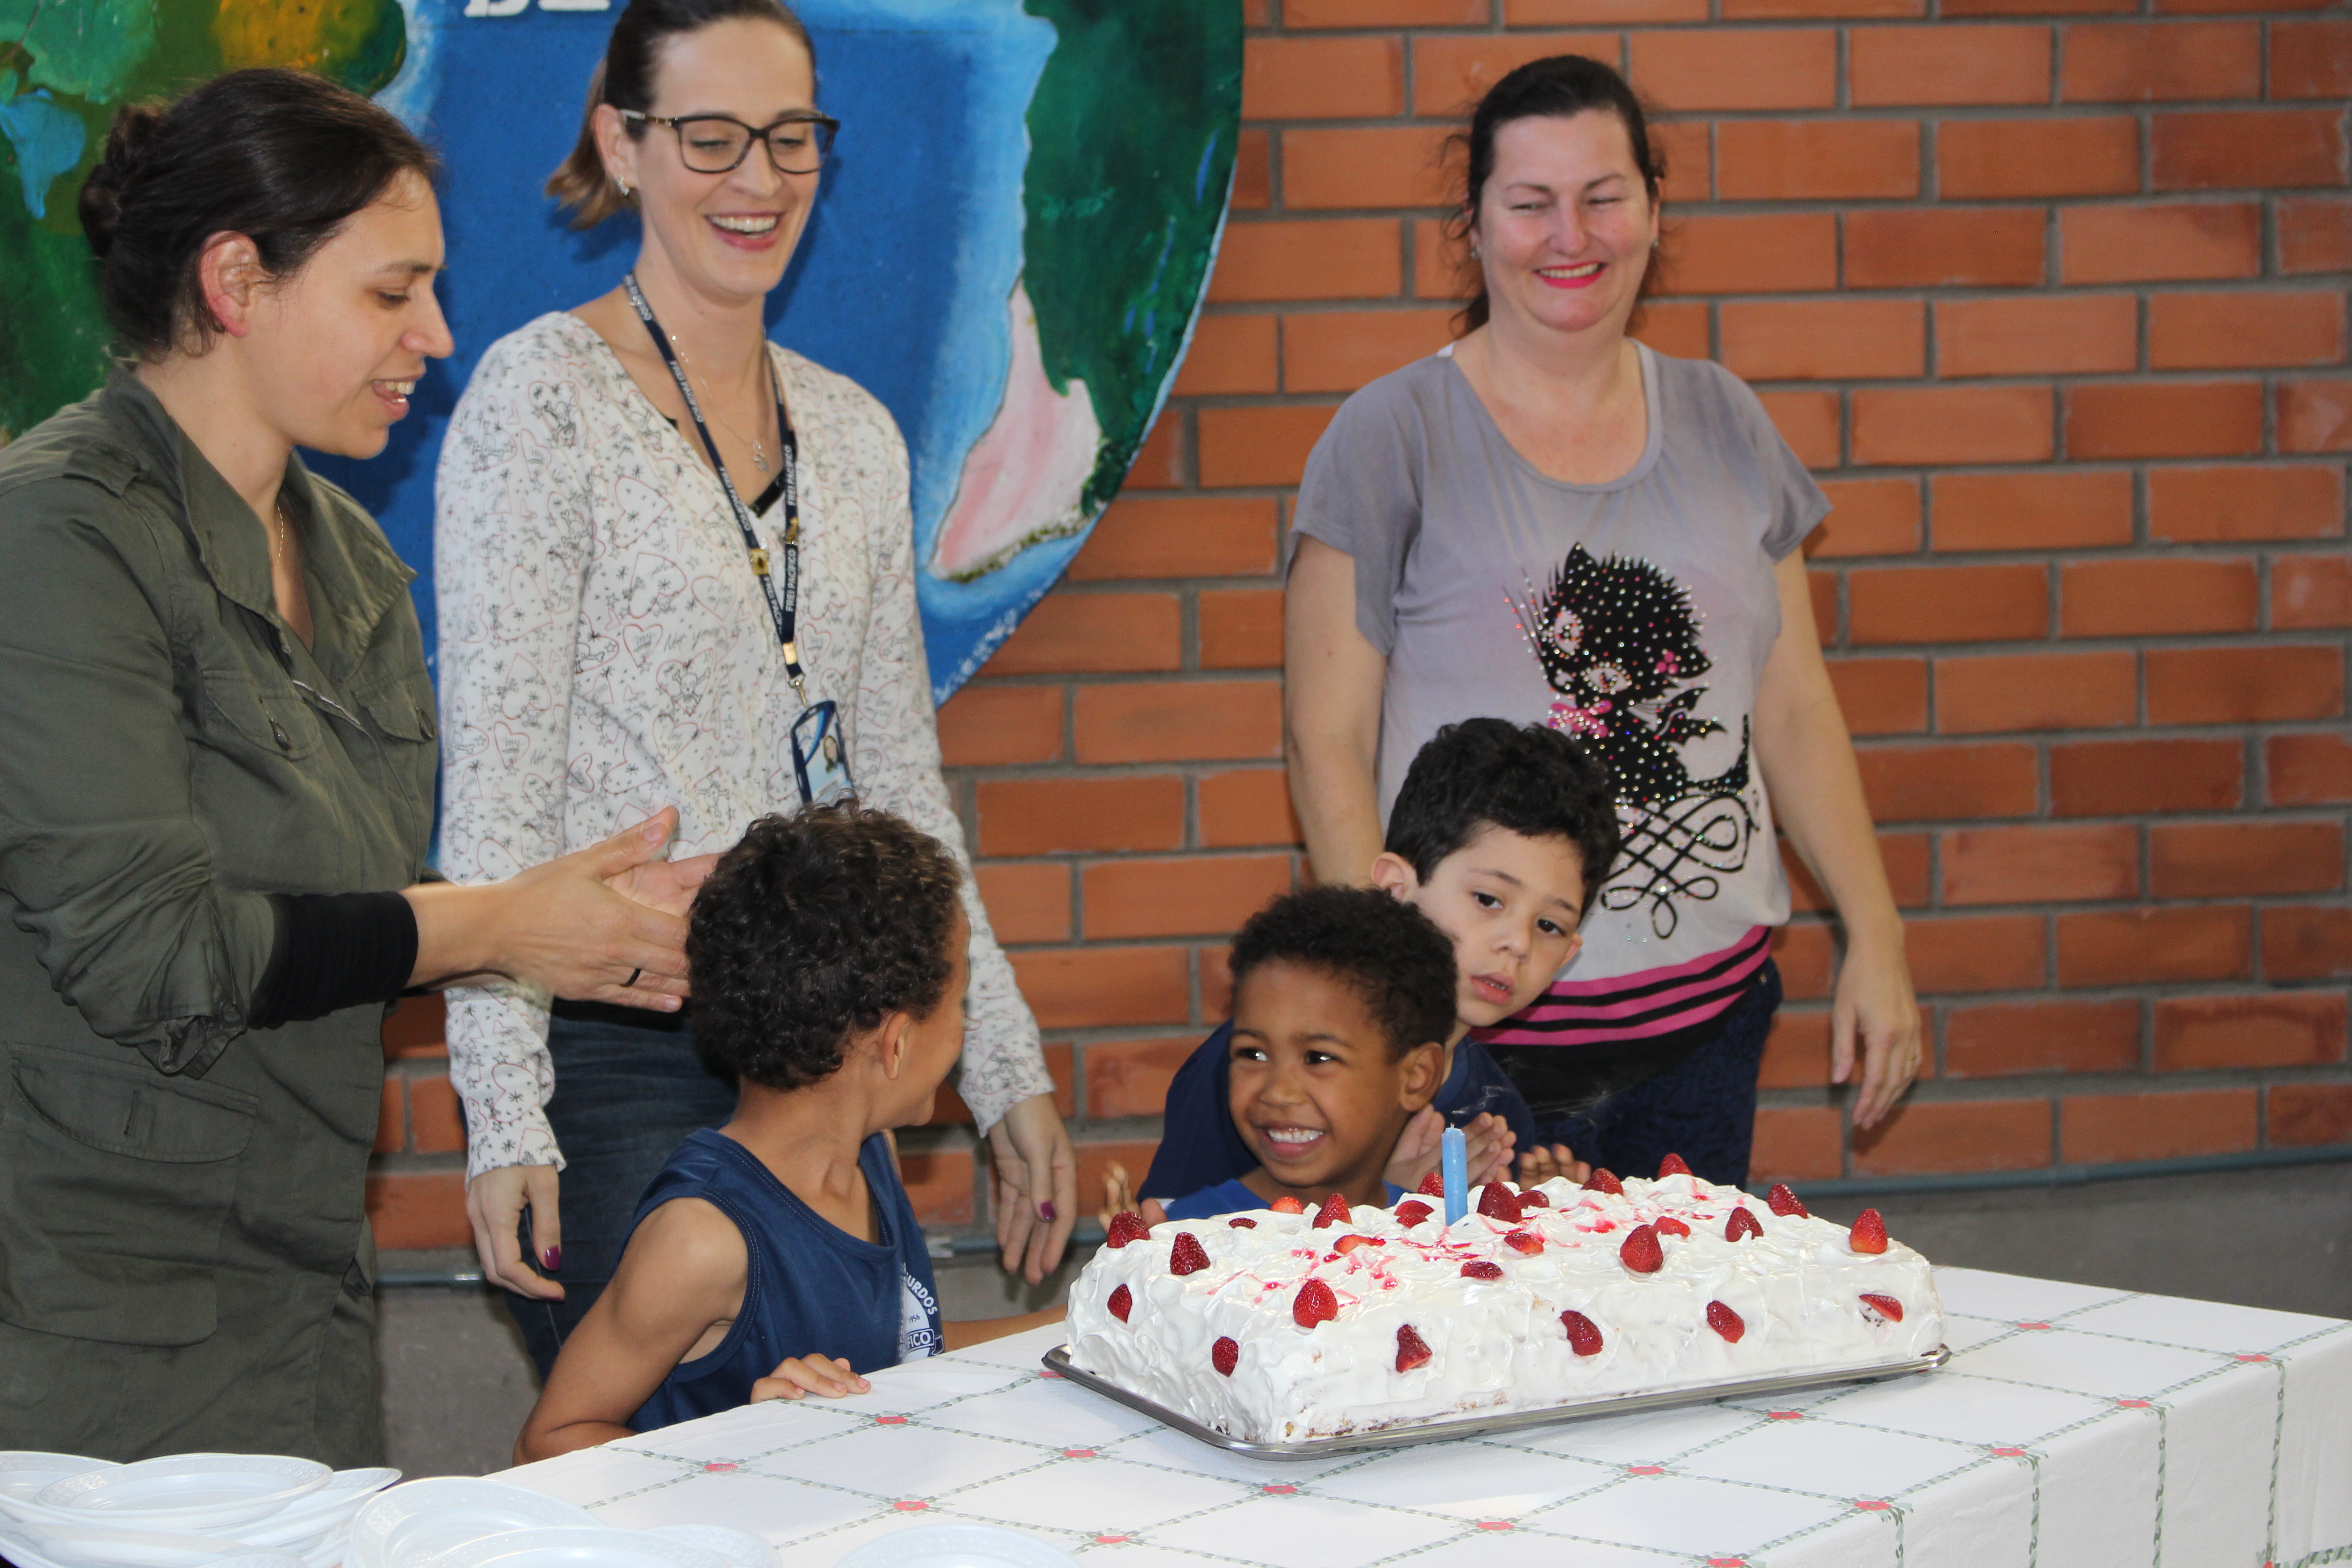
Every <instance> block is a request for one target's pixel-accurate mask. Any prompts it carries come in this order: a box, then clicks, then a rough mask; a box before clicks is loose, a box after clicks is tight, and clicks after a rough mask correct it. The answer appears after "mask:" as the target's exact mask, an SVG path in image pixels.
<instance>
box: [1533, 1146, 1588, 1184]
mask: <svg viewBox="0 0 2352 1568" xmlns="http://www.w3.org/2000/svg"><path fill="white" fill-rule="evenodd" d="M1554 1176H1562V1177H1565V1178H1567V1179H1568V1180H1569V1181H1571V1182H1574V1183H1575V1184H1577V1185H1579V1186H1582V1185H1583V1184H1585V1183H1587V1182H1589V1181H1591V1179H1592V1167H1591V1165H1590V1164H1588V1163H1585V1162H1584V1161H1582V1160H1580V1159H1578V1158H1577V1157H1576V1152H1575V1151H1574V1150H1572V1149H1570V1147H1569V1146H1568V1145H1567V1144H1565V1143H1553V1144H1550V1145H1548V1146H1547V1145H1545V1144H1541V1143H1538V1144H1537V1145H1536V1146H1535V1147H1534V1148H1532V1149H1529V1150H1528V1152H1526V1153H1524V1154H1522V1155H1520V1156H1519V1185H1521V1186H1523V1187H1532V1186H1534V1185H1535V1184H1537V1183H1538V1182H1549V1181H1550V1180H1551V1179H1552V1178H1553V1177H1554Z"/></svg>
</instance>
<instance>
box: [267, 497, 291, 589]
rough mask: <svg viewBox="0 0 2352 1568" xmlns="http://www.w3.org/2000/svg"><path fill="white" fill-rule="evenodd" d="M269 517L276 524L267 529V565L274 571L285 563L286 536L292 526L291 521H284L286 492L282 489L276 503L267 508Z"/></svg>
mask: <svg viewBox="0 0 2352 1568" xmlns="http://www.w3.org/2000/svg"><path fill="white" fill-rule="evenodd" d="M269 518H270V521H272V522H274V523H276V524H277V526H276V527H275V528H272V529H271V530H270V531H269V566H270V570H271V571H273V572H274V571H276V570H277V569H278V567H279V566H280V565H282V564H283V563H285V560H286V536H287V535H288V534H289V533H291V532H292V531H293V528H294V525H293V524H292V523H290V522H289V521H286V492H285V491H284V490H282V489H281V490H279V491H278V501H277V504H276V505H274V506H272V507H271V508H270V509H269Z"/></svg>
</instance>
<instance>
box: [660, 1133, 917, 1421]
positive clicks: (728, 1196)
mask: <svg viewBox="0 0 2352 1568" xmlns="http://www.w3.org/2000/svg"><path fill="white" fill-rule="evenodd" d="M857 1168H858V1169H859V1170H860V1171H862V1172H864V1173H865V1174H866V1189H867V1190H868V1191H869V1192H870V1193H872V1194H873V1196H874V1217H875V1225H876V1229H877V1237H878V1238H879V1239H877V1240H875V1241H864V1240H861V1239H859V1238H858V1237H854V1236H852V1235H850V1234H849V1233H848V1232H847V1231H845V1230H843V1229H842V1228H841V1227H840V1226H836V1225H835V1224H834V1223H833V1222H832V1221H831V1220H828V1219H826V1218H824V1216H823V1215H820V1214H818V1213H817V1212H816V1211H815V1210H814V1209H812V1208H810V1207H809V1206H808V1205H806V1204H804V1203H803V1202H801V1200H800V1199H799V1198H798V1197H797V1196H795V1195H794V1194H793V1191H792V1189H791V1188H789V1187H787V1186H785V1185H784V1184H783V1183H782V1182H780V1181H778V1180H776V1177H775V1173H773V1172H772V1171H771V1170H769V1169H768V1167H767V1166H765V1165H764V1164H761V1163H760V1157H759V1156H758V1155H756V1154H754V1153H752V1152H751V1151H750V1150H749V1149H746V1148H745V1147H743V1145H741V1144H740V1143H738V1142H735V1140H733V1139H732V1138H730V1137H728V1136H727V1135H726V1134H725V1133H723V1132H719V1131H713V1130H711V1129H709V1128H705V1129H703V1130H701V1131H697V1132H694V1133H691V1134H689V1135H688V1138H687V1140H686V1142H683V1143H681V1144H679V1145H678V1146H677V1152H676V1153H675V1154H672V1155H671V1156H670V1157H669V1163H668V1164H667V1165H664V1166H663V1167H662V1173H661V1174H660V1175H658V1176H656V1177H655V1178H654V1182H653V1185H651V1186H649V1187H647V1188H646V1196H645V1201H644V1202H643V1203H640V1204H639V1205H637V1217H636V1219H635V1221H633V1222H632V1224H631V1227H630V1228H631V1230H632V1231H634V1230H635V1227H636V1226H639V1225H643V1224H644V1223H645V1219H646V1215H649V1214H651V1213H653V1212H654V1210H656V1209H657V1208H659V1207H660V1206H661V1205H664V1204H666V1203H667V1202H669V1201H670V1200H671V1199H673V1198H702V1199H705V1200H706V1201H708V1202H709V1203H713V1204H716V1205H718V1206H719V1210H720V1212H722V1213H723V1214H725V1215H727V1217H728V1218H729V1219H731V1220H733V1221H734V1222H735V1228H736V1229H737V1230H739V1231H740V1232H742V1233H743V1250H744V1252H745V1253H746V1254H747V1255H748V1256H749V1258H750V1271H749V1273H748V1274H747V1275H746V1276H745V1279H744V1283H743V1307H742V1310H740V1311H739V1312H737V1313H736V1314H735V1322H734V1326H733V1327H731V1328H730V1329H729V1330H728V1331H727V1337H726V1338H725V1339H723V1340H721V1341H719V1343H718V1345H717V1347H716V1348H714V1349H713V1350H712V1351H711V1352H709V1354H708V1355H703V1356H698V1357H697V1358H696V1359H695V1360H693V1361H688V1362H680V1363H678V1364H677V1366H676V1367H674V1368H673V1369H671V1372H670V1374H669V1375H668V1376H667V1377H666V1378H664V1379H662V1384H661V1386H660V1387H659V1388H656V1389H655V1390H654V1392H653V1394H652V1397H650V1398H648V1399H647V1400H646V1402H645V1404H644V1405H642V1406H640V1407H639V1408H638V1411H637V1413H636V1414H635V1415H633V1416H631V1417H630V1418H629V1425H630V1426H633V1427H635V1429H636V1430H637V1431H640V1432H650V1431H653V1430H654V1429H655V1428H656V1427H659V1426H672V1425H674V1424H676V1423H677V1422H680V1421H691V1420H693V1419H694V1418H695V1417H696V1416H698V1415H716V1414H717V1413H718V1412H719V1411H721V1410H732V1409H733V1408H735V1407H736V1406H737V1405H741V1404H743V1403H744V1402H745V1401H746V1400H748V1399H749V1398H750V1397H751V1385H752V1384H755V1383H757V1382H759V1381H760V1379H761V1378H763V1377H765V1376H767V1375H768V1374H769V1373H772V1372H773V1371H775V1370H776V1363H778V1362H781V1361H784V1360H786V1359H787V1358H790V1357H793V1356H805V1355H829V1356H836V1357H839V1358H840V1359H842V1360H845V1361H846V1362H848V1363H849V1364H850V1367H851V1369H852V1370H853V1371H856V1372H858V1373H868V1372H872V1371H873V1370H875V1369H876V1368H877V1367H884V1366H896V1365H898V1363H900V1362H902V1361H918V1360H920V1359H921V1358H922V1357H924V1356H927V1355H935V1354H937V1353H938V1352H939V1351H940V1348H941V1345H942V1343H943V1342H942V1341H941V1339H940V1308H939V1296H938V1291H937V1289H935V1288H934V1287H933V1285H932V1283H931V1258H930V1253H929V1250H928V1249H927V1248H926V1247H924V1245H923V1231H922V1227H921V1226H919V1225H917V1224H916V1223H915V1209H914V1205H912V1204H910V1203H908V1201H907V1189H906V1188H905V1187H904V1186H903V1185H901V1184H900V1183H899V1181H898V1171H897V1170H896V1169H895V1168H894V1167H893V1166H892V1165H891V1163H890V1145H889V1143H888V1142H887V1140H885V1139H884V1138H883V1136H882V1135H881V1134H880V1133H878V1132H877V1133H876V1134H875V1135H874V1136H873V1137H871V1138H868V1139H867V1140H866V1143H865V1146H864V1147H863V1148H861V1149H859V1150H858V1152H857Z"/></svg>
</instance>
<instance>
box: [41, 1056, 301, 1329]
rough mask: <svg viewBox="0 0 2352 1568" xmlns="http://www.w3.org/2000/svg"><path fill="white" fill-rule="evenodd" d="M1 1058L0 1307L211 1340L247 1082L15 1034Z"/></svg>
mask: <svg viewBox="0 0 2352 1568" xmlns="http://www.w3.org/2000/svg"><path fill="white" fill-rule="evenodd" d="M7 1071H8V1076H7V1079H6V1081H5V1084H0V1090H5V1100H0V1192H5V1201H0V1320H5V1321H7V1322H10V1323H13V1324H15V1325H16V1326H17V1327H19V1328H24V1329H32V1330H36V1331H39V1332H42V1333H49V1334H61V1335H65V1336H67V1337H68V1338H72V1339H84V1340H103V1341H107V1342H110V1343H115V1344H132V1345H187V1344H195V1343H198V1342H201V1341H204V1340H206V1339H209V1338H210V1337H211V1336H212V1333H213V1331H214V1329H215V1326H216V1324H217V1317H218V1312H217V1305H218V1303H217V1300H216V1297H215V1286H214V1269H215V1266H216V1265H217V1263H218V1260H219V1256H220V1249H221V1232H222V1229H223V1227H224V1226H226V1224H227V1221H228V1215H229V1210H230V1208H231V1206H232V1205H234V1203H235V1202H236V1186H237V1173H238V1166H239V1164H240V1163H241V1161H240V1157H241V1156H242V1155H243V1154H244V1152H245V1149H246V1145H247V1143H248V1142H251V1140H252V1137H253V1123H254V1113H255V1110H256V1105H257V1102H256V1101H255V1100H254V1099H253V1097H252V1096H250V1095H247V1094H245V1093H242V1092H240V1091H238V1090H236V1089H226V1088H222V1087H219V1086H216V1085H211V1084H203V1083H194V1082H191V1081H189V1080H187V1079H167V1078H164V1077H163V1076H162V1075H160V1074H158V1073H156V1072H154V1071H152V1069H150V1068H146V1067H145V1066H144V1065H143V1064H134V1063H116V1062H110V1061H106V1060H103V1059H99V1058H89V1057H85V1056H82V1055H81V1054H79V1053H78V1052H68V1051H54V1050H42V1049H36V1048H33V1047H16V1049H15V1050H14V1052H13V1053H12V1054H11V1058H10V1059H9V1061H8V1064H7Z"/></svg>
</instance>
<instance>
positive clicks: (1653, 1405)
mask: <svg viewBox="0 0 2352 1568" xmlns="http://www.w3.org/2000/svg"><path fill="white" fill-rule="evenodd" d="M1951 1359H1952V1352H1951V1347H1950V1346H1948V1345H1937V1347H1936V1348H1935V1349H1934V1350H1932V1351H1929V1352H1927V1354H1925V1355H1920V1356H1912V1357H1909V1358H1907V1359H1906V1360H1903V1361H1898V1362H1883V1363H1878V1364H1876V1365H1874V1366H1848V1367H1804V1368H1800V1369H1798V1370H1795V1371H1792V1372H1780V1373H1771V1374H1770V1375H1769V1376H1764V1377H1743V1378H1737V1379H1734V1380H1732V1381H1730V1382H1727V1383H1706V1384H1694V1385H1692V1386H1690V1387H1686V1388H1670V1389H1663V1390H1659V1391H1656V1392H1654V1393H1643V1392H1639V1391H1636V1392H1633V1393H1625V1394H1594V1395H1592V1396H1591V1397H1590V1398H1586V1399H1571V1400H1569V1401H1568V1402H1566V1403H1565V1404H1561V1405H1545V1406H1544V1407H1543V1408H1542V1409H1540V1410H1511V1411H1505V1412H1501V1413H1498V1414H1495V1415H1482V1414H1480V1413H1479V1412H1476V1411H1469V1412H1466V1413H1465V1414H1463V1415H1456V1416H1452V1417H1449V1418H1447V1419H1445V1420H1443V1421H1420V1422H1414V1423H1412V1424H1410V1425H1406V1426H1384V1427H1381V1428H1380V1429H1379V1430H1377V1431H1371V1432H1351V1433H1349V1434H1348V1435H1347V1436H1343V1437H1309V1438H1307V1439H1305V1440H1303V1441H1300V1442H1297V1443H1254V1442H1250V1441H1248V1440H1247V1439H1245V1438H1241V1437H1228V1436H1225V1435H1224V1434H1223V1432H1219V1431H1216V1430H1214V1429H1213V1428H1211V1427H1207V1426H1202V1425H1201V1424H1200V1423H1199V1422H1197V1421H1195V1420H1193V1419H1192V1418H1191V1417H1190V1416H1186V1415H1178V1414H1177V1413H1176V1412H1175V1411H1173V1410H1171V1409H1169V1408H1168V1407H1167V1406H1166V1405H1160V1404H1158V1403H1156V1402H1155V1401H1152V1400H1150V1399H1146V1398H1145V1397H1144V1396H1143V1395H1142V1394H1136V1393H1132V1392H1130V1391H1129V1390H1128V1389H1124V1388H1121V1387H1119V1386H1118V1384H1114V1383H1111V1382H1109V1381H1108V1380H1107V1379H1105V1378H1102V1377H1099V1376H1097V1375H1096V1374H1095V1373H1091V1372H1087V1371H1086V1370H1085V1369H1084V1368H1082V1367H1078V1366H1075V1365H1073V1364H1071V1362H1070V1347H1069V1346H1068V1345H1066V1344H1063V1345H1055V1347H1054V1348H1053V1349H1052V1350H1050V1351H1047V1352H1045V1356H1044V1357H1043V1360H1044V1362H1045V1370H1046V1371H1048V1372H1050V1373H1054V1374H1055V1376H1058V1377H1066V1378H1068V1379H1069V1380H1070V1381H1071V1382H1072V1383H1075V1384H1077V1385H1078V1386H1079V1387H1081V1388H1089V1389H1092V1390H1093V1391H1094V1392H1095V1393H1097V1394H1101V1395H1102V1396H1103V1397H1105V1398H1106V1399H1115V1400H1117V1401H1118V1403H1120V1404H1121V1405H1126V1406H1127V1407H1128V1408H1129V1409H1130V1410H1137V1411H1140V1412H1142V1413H1143V1414H1144V1415H1149V1416H1150V1417H1151V1418H1152V1419H1153V1420H1155V1421H1160V1422H1163V1423H1165V1424H1166V1425H1168V1426H1172V1427H1174V1428H1175V1429H1176V1430H1177V1431H1179V1432H1181V1433H1183V1434H1184V1436H1187V1437H1194V1438H1198V1439H1199V1440H1200V1441H1202V1442H1203V1443H1206V1444H1208V1445H1209V1446H1210V1447H1213V1448H1223V1449H1224V1450H1226V1451H1227V1452H1228V1453H1234V1454H1242V1455H1245V1456H1247V1457H1248V1458H1253V1459H1272V1460H1275V1461H1276V1462H1281V1461H1284V1460H1292V1461H1297V1460H1303V1459H1328V1458H1334V1457H1335V1456H1339V1455H1345V1454H1360V1453H1368V1452H1370V1451H1371V1450H1373V1449H1378V1448H1405V1447H1412V1446H1413V1445H1415V1444H1417V1443H1444V1442H1450V1441H1452V1440H1453V1439H1454V1438H1457V1437H1485V1436H1493V1435H1494V1434H1496V1433H1497V1432H1517V1431H1519V1430H1522V1429H1523V1428H1526V1427H1529V1426H1550V1425H1552V1424H1553V1423H1555V1422H1560V1421H1589V1420H1591V1419H1592V1418H1593V1417H1595V1416H1600V1415H1632V1414H1633V1412H1635V1411H1637V1410H1665V1409H1670V1408H1672V1407H1673V1406H1675V1405H1705V1404H1708V1403H1710V1402H1712V1401H1714V1400H1717V1399H1746V1398H1753V1397H1757V1396H1759V1395H1767V1394H1796V1393H1801V1392H1802V1391H1804V1390H1806V1389H1811V1388H1829V1387H1832V1386H1834V1385H1835V1384H1841V1383H1884V1382H1885V1381H1886V1380H1888V1379H1890V1378H1896V1377H1914V1376H1916V1375H1917V1374H1918V1373H1923V1372H1933V1371H1935V1370H1936V1369H1937V1367H1939V1366H1941V1365H1943V1364H1944V1363H1946V1362H1948V1361H1949V1360H1951Z"/></svg>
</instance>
